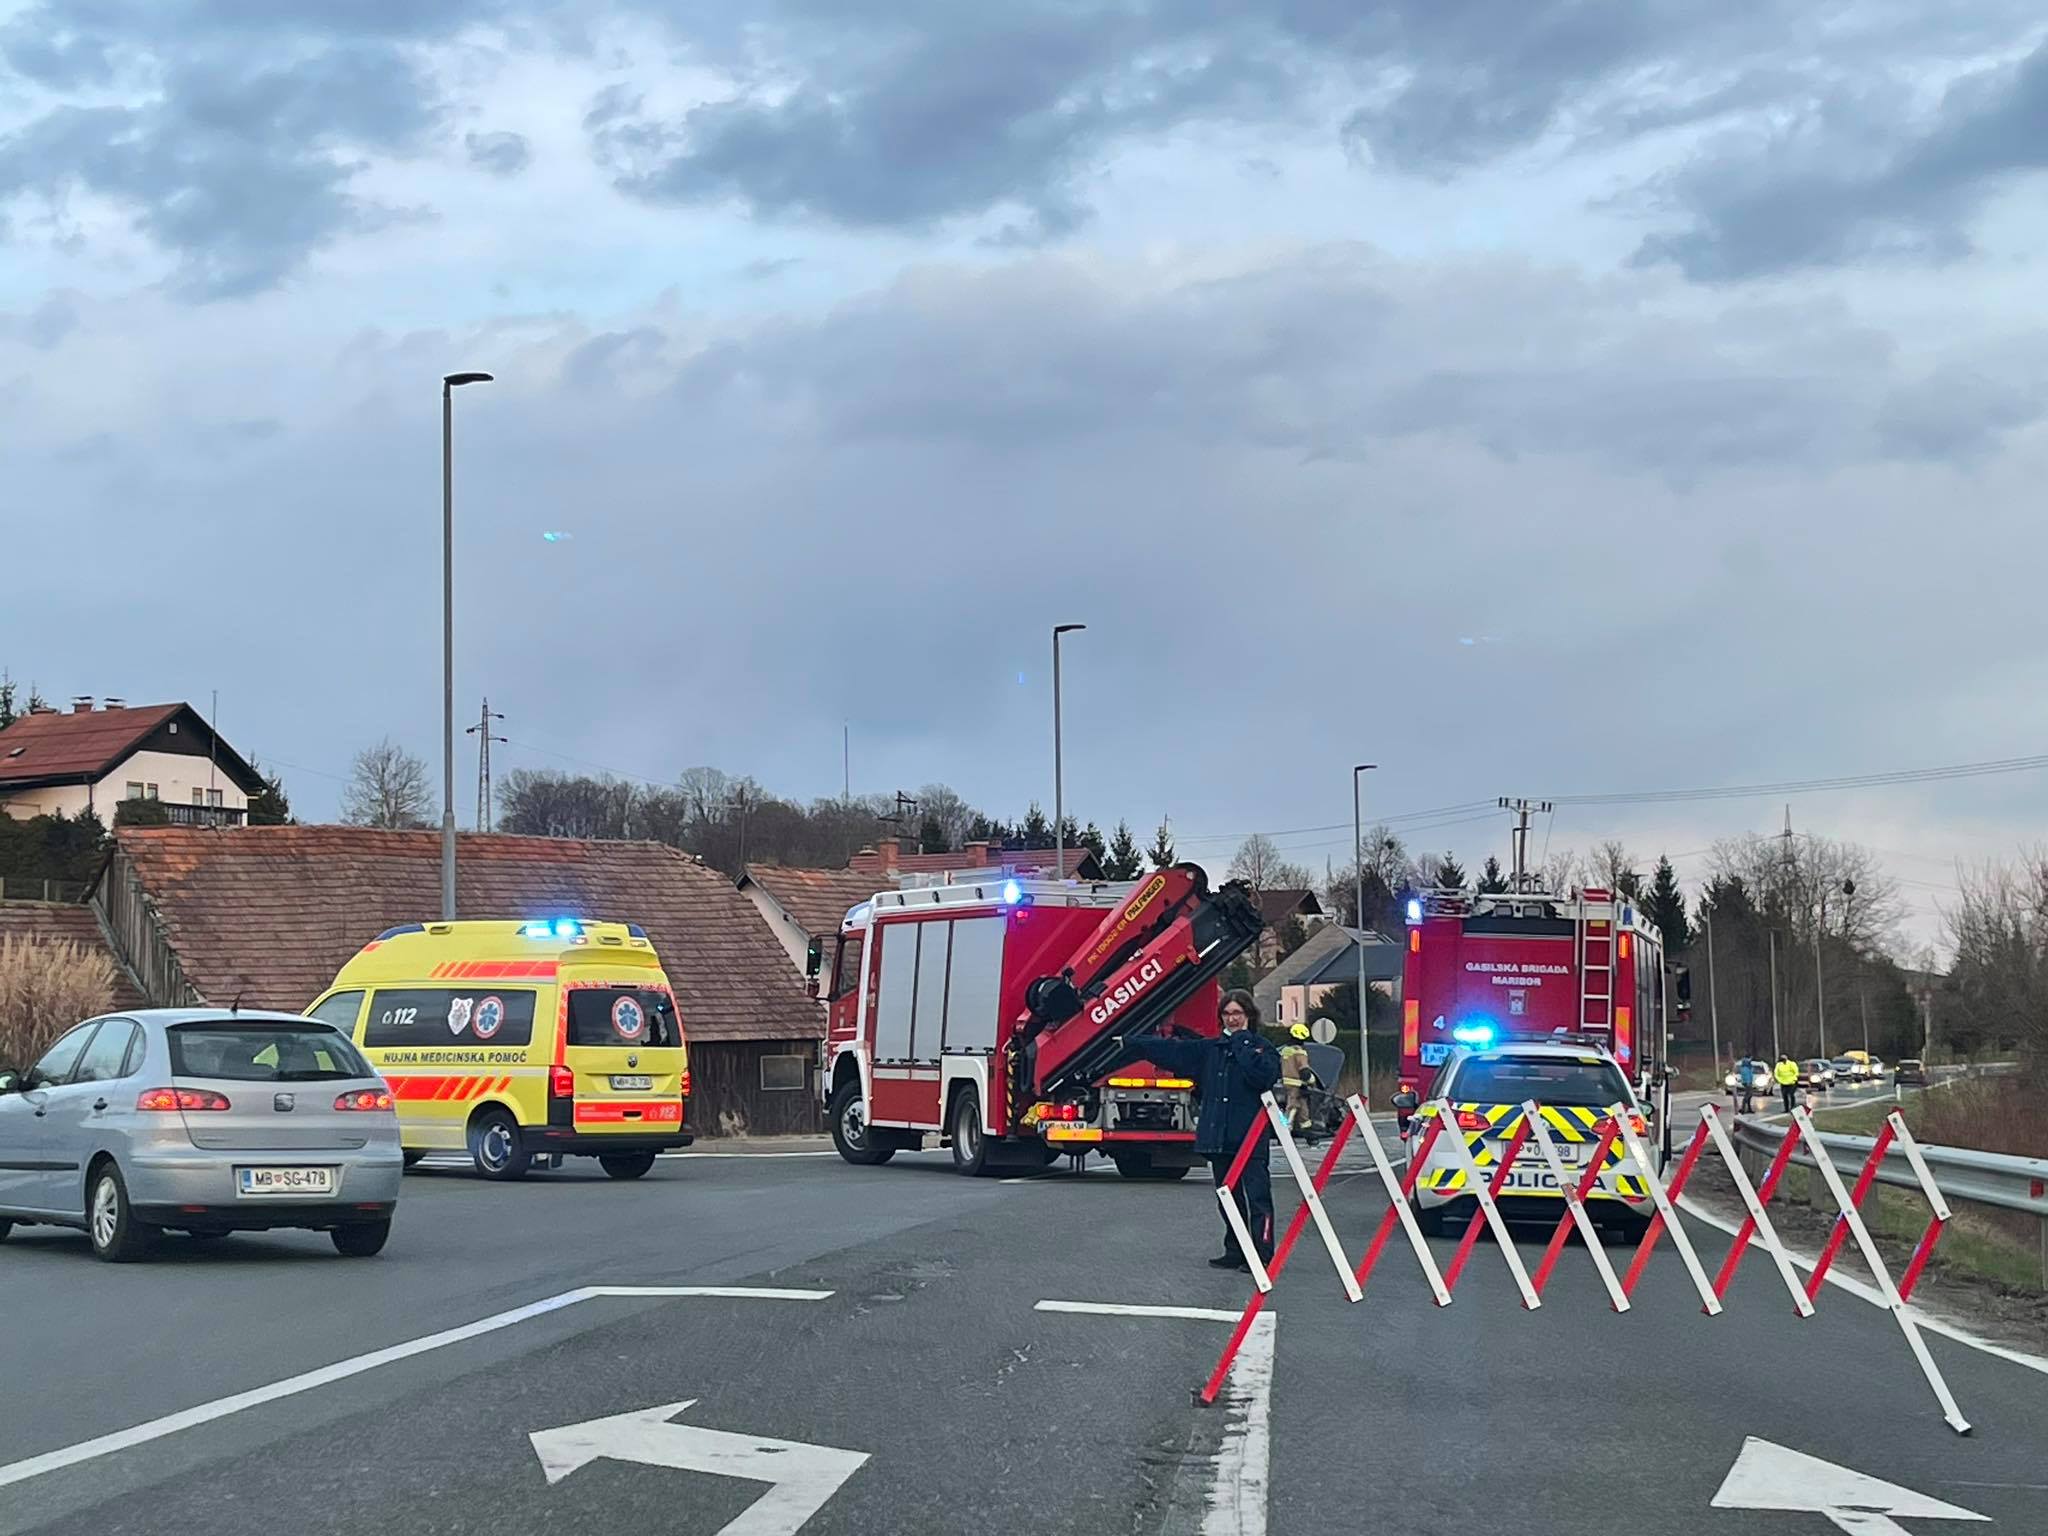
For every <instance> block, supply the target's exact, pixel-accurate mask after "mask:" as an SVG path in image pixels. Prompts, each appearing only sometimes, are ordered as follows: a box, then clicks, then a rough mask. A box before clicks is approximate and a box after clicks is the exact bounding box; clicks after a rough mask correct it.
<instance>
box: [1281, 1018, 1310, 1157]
mask: <svg viewBox="0 0 2048 1536" xmlns="http://www.w3.org/2000/svg"><path fill="white" fill-rule="evenodd" d="M1314 1077H1315V1074H1314V1073H1313V1072H1311V1071H1309V1066H1308V1026H1307V1025H1306V1024H1295V1025H1292V1026H1290V1027H1289V1029H1288V1031H1287V1043H1286V1044H1285V1045H1283V1046H1281V1047H1280V1085H1281V1086H1282V1087H1283V1088H1285V1089H1286V1090H1287V1128H1288V1129H1289V1130H1290V1131H1293V1132H1295V1133H1296V1134H1297V1135H1303V1134H1306V1133H1307V1132H1309V1131H1310V1130H1312V1129H1314V1124H1315V1122H1314V1119H1313V1117H1312V1116H1311V1115H1310V1114H1309V1107H1308V1086H1309V1083H1310V1082H1311V1081H1313V1080H1314Z"/></svg>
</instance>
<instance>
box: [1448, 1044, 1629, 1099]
mask: <svg viewBox="0 0 2048 1536" xmlns="http://www.w3.org/2000/svg"><path fill="white" fill-rule="evenodd" d="M1446 1096H1447V1097H1448V1098H1450V1099H1452V1100H1453V1101H1455V1102H1457V1103H1460V1104H1520V1103H1522V1102H1524V1101H1525V1100H1528V1099H1534V1100H1535V1101H1536V1102H1537V1103H1539V1104H1554V1105H1560V1106H1562V1105H1577V1106H1581V1107H1584V1108H1587V1109H1605V1108H1606V1107H1607V1106H1608V1105H1610V1104H1627V1103H1631V1102H1633V1099H1632V1096H1631V1095H1630V1093H1629V1089H1628V1084H1627V1083H1626V1082H1625V1081H1623V1079H1622V1075H1621V1073H1620V1072H1619V1071H1617V1070H1616V1069H1615V1066H1614V1063H1613V1062H1611V1061H1602V1060H1600V1059H1598V1058H1597V1057H1585V1058H1578V1057H1570V1058H1567V1057H1558V1056H1494V1057H1478V1058H1475V1059H1473V1060H1471V1061H1467V1062H1465V1063H1464V1064H1463V1065H1461V1066H1460V1067H1459V1068H1458V1076H1457V1080H1456V1081H1455V1082H1453V1083H1452V1084H1451V1087H1450V1091H1449V1093H1448V1094H1447V1095H1446Z"/></svg>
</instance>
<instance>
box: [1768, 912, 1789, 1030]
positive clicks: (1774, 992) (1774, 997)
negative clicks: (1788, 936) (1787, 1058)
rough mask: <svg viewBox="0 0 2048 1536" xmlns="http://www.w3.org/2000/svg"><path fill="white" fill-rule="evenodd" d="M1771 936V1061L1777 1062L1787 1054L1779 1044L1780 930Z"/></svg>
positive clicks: (1772, 932) (1773, 931)
mask: <svg viewBox="0 0 2048 1536" xmlns="http://www.w3.org/2000/svg"><path fill="white" fill-rule="evenodd" d="M1769 932H1770V936H1771V1060H1772V1061H1777V1060H1778V1059H1779V1058H1780V1057H1782V1056H1783V1055H1784V1054H1785V1051H1784V1048H1783V1047H1782V1046H1781V1045H1780V1044H1779V1043H1778V930H1777V929H1775V928H1773V929H1771V930H1769Z"/></svg>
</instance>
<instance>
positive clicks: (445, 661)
mask: <svg viewBox="0 0 2048 1536" xmlns="http://www.w3.org/2000/svg"><path fill="white" fill-rule="evenodd" d="M490 380H491V376H490V375H489V374H488V373H450V374H445V375H443V376H442V379H441V921H442V922H444V923H452V922H454V921H455V391H456V390H458V389H460V388H461V387H462V386H463V385H464V384H488V383H489V382H490Z"/></svg>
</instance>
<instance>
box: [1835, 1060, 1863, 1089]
mask: <svg viewBox="0 0 2048 1536" xmlns="http://www.w3.org/2000/svg"><path fill="white" fill-rule="evenodd" d="M1828 1065H1829V1066H1831V1067H1833V1068H1834V1069H1835V1081H1836V1082H1838V1083H1859V1082H1861V1081H1862V1080H1863V1063H1862V1062H1860V1061H1856V1060H1853V1059H1852V1058H1850V1057H1847V1056H1837V1057H1836V1058H1835V1059H1834V1060H1833V1061H1831V1062H1829V1063H1828Z"/></svg>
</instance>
